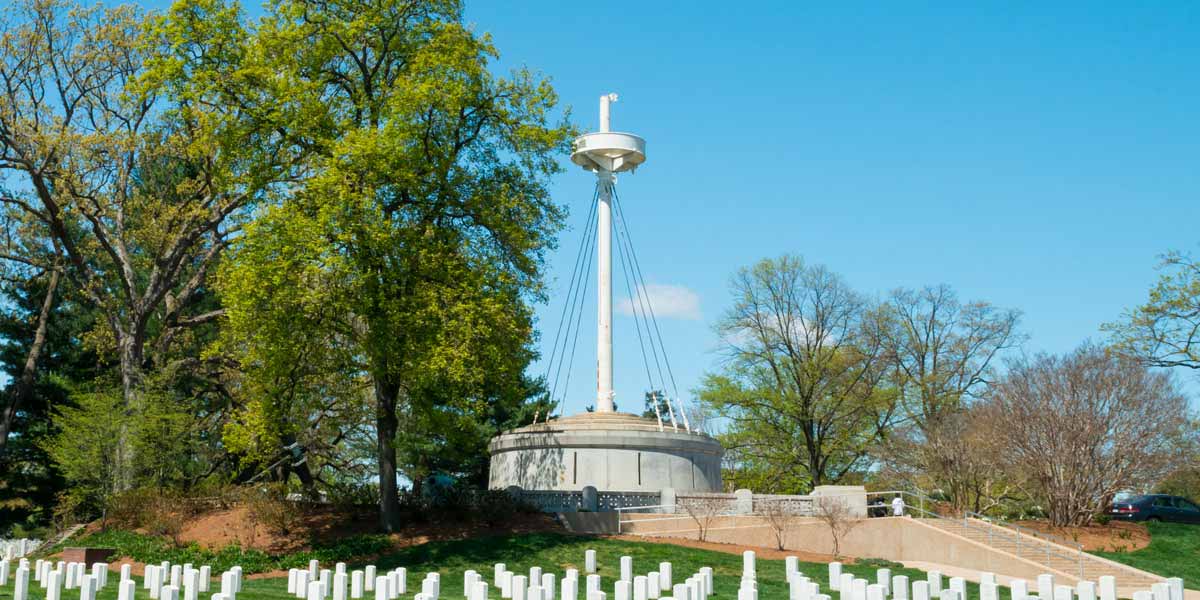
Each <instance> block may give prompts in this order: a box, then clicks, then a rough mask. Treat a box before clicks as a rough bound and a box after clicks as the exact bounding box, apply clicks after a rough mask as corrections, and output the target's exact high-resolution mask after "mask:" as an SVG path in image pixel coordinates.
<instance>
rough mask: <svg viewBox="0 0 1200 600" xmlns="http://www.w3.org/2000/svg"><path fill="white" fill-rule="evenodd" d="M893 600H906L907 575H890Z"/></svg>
mask: <svg viewBox="0 0 1200 600" xmlns="http://www.w3.org/2000/svg"><path fill="white" fill-rule="evenodd" d="M892 598H893V600H908V575H893V576H892Z"/></svg>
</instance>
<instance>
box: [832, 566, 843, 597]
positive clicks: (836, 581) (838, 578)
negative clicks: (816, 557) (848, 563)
mask: <svg viewBox="0 0 1200 600" xmlns="http://www.w3.org/2000/svg"><path fill="white" fill-rule="evenodd" d="M829 589H831V590H834V591H839V590H841V589H842V563H840V562H836V561H834V562H831V563H829Z"/></svg>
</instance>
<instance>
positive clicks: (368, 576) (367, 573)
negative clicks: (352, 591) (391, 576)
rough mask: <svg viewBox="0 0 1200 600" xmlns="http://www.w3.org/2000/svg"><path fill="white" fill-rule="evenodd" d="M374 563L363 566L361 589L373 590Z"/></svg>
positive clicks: (365, 590) (374, 579)
mask: <svg viewBox="0 0 1200 600" xmlns="http://www.w3.org/2000/svg"><path fill="white" fill-rule="evenodd" d="M375 581H376V578H375V565H367V566H366V567H363V591H364V592H373V591H375Z"/></svg>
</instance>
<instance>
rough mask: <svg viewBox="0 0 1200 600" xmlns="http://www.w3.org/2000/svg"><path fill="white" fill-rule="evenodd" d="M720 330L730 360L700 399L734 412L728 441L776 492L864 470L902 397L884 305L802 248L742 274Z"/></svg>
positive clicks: (718, 411) (728, 415)
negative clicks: (769, 476)
mask: <svg viewBox="0 0 1200 600" xmlns="http://www.w3.org/2000/svg"><path fill="white" fill-rule="evenodd" d="M730 291H731V292H732V294H733V305H732V306H731V307H730V308H729V309H728V310H727V311H726V312H725V314H724V316H723V317H722V318H721V320H720V321H719V322H718V324H717V326H716V329H717V333H718V335H719V336H720V338H721V340H722V344H723V352H724V354H725V359H726V361H725V365H724V367H723V369H722V370H721V371H720V372H719V373H715V374H709V375H708V376H706V377H705V379H704V381H703V382H702V384H701V386H700V389H699V390H698V396H699V398H700V400H701V401H702V402H703V403H704V404H705V405H706V406H707V407H708V408H709V409H710V410H711V411H712V413H714V414H715V415H718V416H720V417H723V418H725V419H727V420H728V423H729V426H728V428H727V429H726V432H725V433H724V434H723V435H722V436H721V441H722V442H723V443H724V444H725V446H726V448H728V449H730V453H731V455H732V456H734V457H736V458H738V459H739V460H740V464H746V465H748V466H749V467H750V476H751V477H755V475H754V473H755V472H757V473H762V472H774V473H777V474H779V476H778V478H777V480H776V483H775V485H768V486H766V488H760V489H766V490H768V491H774V492H793V493H794V492H799V491H802V490H801V489H799V488H800V486H802V485H804V484H808V485H812V486H817V485H824V484H830V483H836V482H838V481H841V480H842V479H843V478H845V477H847V476H849V475H851V474H855V473H856V472H859V471H862V470H863V469H864V468H865V467H866V464H867V463H868V462H869V460H870V458H869V455H870V452H871V450H872V449H873V448H874V447H875V446H876V445H877V444H878V443H879V442H880V440H882V439H883V437H884V435H885V433H886V431H887V429H888V428H889V427H890V425H891V423H892V421H893V419H894V416H895V413H896V406H897V393H896V389H895V387H894V385H892V384H891V383H890V382H889V380H888V378H887V375H888V369H887V368H886V366H885V361H884V360H882V359H883V357H884V352H885V349H884V345H883V341H882V340H883V336H881V335H880V333H879V331H878V326H879V323H880V319H879V318H878V315H877V314H876V312H875V311H874V310H873V309H872V308H871V307H870V306H869V305H868V304H867V302H866V301H865V300H863V299H862V298H861V297H860V296H859V295H858V294H856V293H855V292H854V291H852V290H851V289H850V288H849V287H848V286H847V285H846V284H845V282H843V281H842V279H841V278H840V277H838V276H837V275H835V274H833V273H832V272H830V271H829V270H828V269H826V268H825V267H823V266H818V265H808V264H806V263H805V262H804V261H803V260H802V259H801V258H799V257H796V256H783V257H780V258H778V259H765V260H762V261H760V262H759V263H757V264H755V265H754V266H752V267H748V268H743V269H741V270H739V271H738V272H737V274H735V275H734V277H733V279H732V281H731V284H730Z"/></svg>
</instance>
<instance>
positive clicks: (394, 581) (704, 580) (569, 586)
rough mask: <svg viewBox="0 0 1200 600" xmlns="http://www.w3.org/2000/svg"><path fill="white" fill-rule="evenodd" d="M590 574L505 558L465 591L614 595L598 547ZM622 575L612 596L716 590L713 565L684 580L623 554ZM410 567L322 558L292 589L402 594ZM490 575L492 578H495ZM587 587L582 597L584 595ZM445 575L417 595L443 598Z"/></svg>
mask: <svg viewBox="0 0 1200 600" xmlns="http://www.w3.org/2000/svg"><path fill="white" fill-rule="evenodd" d="M584 571H585V573H584V578H583V586H582V589H581V586H580V573H579V571H578V570H577V569H567V570H566V571H565V572H564V573H563V575H562V577H561V579H560V578H559V577H558V575H556V574H555V573H552V572H549V571H545V570H543V569H542V568H541V567H532V568H530V569H529V572H528V573H519V574H518V573H515V572H513V571H510V570H509V569H508V568H507V566H506V565H505V564H504V563H496V564H495V565H493V569H492V573H491V578H490V580H489V578H488V577H486V576H484V575H483V574H481V573H478V572H476V571H474V570H468V571H467V572H465V573H464V574H463V596H464V598H465V599H466V600H491V598H492V597H493V596H492V594H493V593H494V592H498V596H499V597H500V598H502V599H505V600H608V597H609V593H608V592H607V591H605V590H603V589H602V580H601V578H600V575H598V574H596V571H597V564H596V551H595V550H587V551H586V552H585V553H584ZM620 571H621V572H620V579H618V580H617V581H616V582H615V583H614V585H613V588H612V592H611V593H612V600H658V599H661V600H707V599H708V598H709V596H711V595H712V593H713V570H712V569H711V568H709V567H705V568H702V569H700V570H699V571H698V572H696V573H694V574H693V575H691V576H690V577H688V578H686V579H685V580H684V581H682V582H679V583H673V580H672V567H671V563H669V562H662V563H659V564H658V569H657V570H655V571H650V572H649V573H646V574H635V573H634V569H633V558H632V557H630V556H622V557H621V559H620ZM407 579H408V571H407V569H405V568H404V567H400V568H396V569H392V570H389V571H383V570H381V569H379V568H378V567H376V566H374V565H368V566H366V567H365V568H363V569H362V570H354V571H350V572H347V570H346V565H345V563H338V564H337V565H335V566H334V568H333V569H323V568H321V565H320V563H319V562H318V561H315V560H313V561H310V562H309V565H308V568H307V569H290V570H289V571H288V588H287V589H288V593H289V594H291V595H293V596H295V597H296V598H297V600H359V599H361V598H363V597H365V596H367V594H368V593H373V594H374V600H396V599H397V598H398V597H400V596H401V595H404V594H406V593H407V587H408V585H407ZM489 581H490V582H489ZM581 593H582V598H581ZM440 598H441V575H440V574H439V573H428V574H426V575H425V577H424V579H422V580H421V587H420V591H419V592H417V593H416V595H415V597H414V600H439V599H440Z"/></svg>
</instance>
